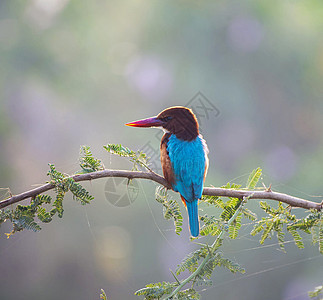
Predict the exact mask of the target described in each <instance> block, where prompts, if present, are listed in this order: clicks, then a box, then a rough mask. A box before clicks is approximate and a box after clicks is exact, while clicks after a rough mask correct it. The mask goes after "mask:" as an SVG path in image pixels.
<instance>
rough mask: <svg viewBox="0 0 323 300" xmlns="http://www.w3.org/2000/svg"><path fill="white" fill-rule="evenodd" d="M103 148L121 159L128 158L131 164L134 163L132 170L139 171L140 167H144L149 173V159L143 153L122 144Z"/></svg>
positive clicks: (108, 145)
mask: <svg viewBox="0 0 323 300" xmlns="http://www.w3.org/2000/svg"><path fill="white" fill-rule="evenodd" d="M103 148H104V149H105V150H106V151H108V152H109V153H111V154H115V155H118V156H121V157H127V158H128V159H129V161H130V162H132V163H133V166H132V170H135V171H138V170H139V167H143V168H145V169H147V170H149V171H152V170H151V169H150V168H149V157H147V155H146V153H144V152H142V151H139V150H138V151H133V150H130V149H129V148H127V147H124V146H122V145H121V144H117V145H116V144H107V145H105V146H103Z"/></svg>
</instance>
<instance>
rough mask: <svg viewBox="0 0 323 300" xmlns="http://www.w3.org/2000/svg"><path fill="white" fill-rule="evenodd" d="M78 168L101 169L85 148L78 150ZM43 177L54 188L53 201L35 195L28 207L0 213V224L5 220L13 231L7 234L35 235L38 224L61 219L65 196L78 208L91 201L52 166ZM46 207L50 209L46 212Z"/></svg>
mask: <svg viewBox="0 0 323 300" xmlns="http://www.w3.org/2000/svg"><path fill="white" fill-rule="evenodd" d="M80 153H81V156H80V166H81V168H82V169H83V170H99V169H101V168H103V165H102V163H101V161H100V160H98V159H95V158H94V157H93V156H92V153H91V151H90V149H89V147H86V146H82V147H81V150H80ZM47 175H48V176H49V177H50V181H49V183H51V184H53V185H54V186H55V188H54V191H55V193H56V198H55V200H54V201H52V197H51V196H49V195H37V196H35V197H33V198H32V199H31V202H30V204H29V205H21V204H18V205H17V206H16V207H15V208H14V209H5V210H0V224H1V223H4V222H6V221H7V220H9V221H10V222H11V223H12V226H13V229H12V231H11V232H10V233H8V234H7V236H8V237H10V236H11V235H12V234H14V233H16V232H18V231H22V230H23V229H28V230H33V231H39V230H40V229H41V226H40V225H39V222H38V221H40V222H42V223H49V222H51V221H52V219H53V217H54V216H55V215H56V214H57V216H58V217H59V218H62V217H63V212H64V208H63V200H64V197H65V195H66V193H67V192H71V193H72V195H73V199H74V200H76V201H79V202H80V203H81V204H82V205H85V204H88V203H90V202H91V201H92V200H93V196H92V195H90V193H89V192H88V191H87V190H86V189H85V188H84V187H83V186H82V185H81V184H79V183H77V182H75V181H74V179H73V178H72V177H70V176H69V175H67V174H64V173H62V172H59V171H57V170H56V168H55V166H54V165H53V164H49V171H48V173H47ZM46 205H47V206H50V207H49V210H47V209H46Z"/></svg>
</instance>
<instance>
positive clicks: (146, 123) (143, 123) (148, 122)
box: [125, 117, 164, 127]
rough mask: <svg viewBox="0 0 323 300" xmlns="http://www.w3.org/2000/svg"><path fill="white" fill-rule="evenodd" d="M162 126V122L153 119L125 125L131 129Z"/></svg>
mask: <svg viewBox="0 0 323 300" xmlns="http://www.w3.org/2000/svg"><path fill="white" fill-rule="evenodd" d="M163 124H164V122H163V121H161V120H159V119H158V118H156V117H154V118H148V119H143V120H139V121H134V122H130V123H127V124H125V125H127V126H132V127H159V126H162V125H163Z"/></svg>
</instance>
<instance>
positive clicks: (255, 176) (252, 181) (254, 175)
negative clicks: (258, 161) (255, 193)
mask: <svg viewBox="0 0 323 300" xmlns="http://www.w3.org/2000/svg"><path fill="white" fill-rule="evenodd" d="M261 173H262V170H261V169H260V168H257V169H254V170H253V171H252V172H251V173H250V175H249V178H248V181H247V185H246V186H247V190H253V189H254V188H255V187H256V185H257V183H258V181H259V179H260V177H261Z"/></svg>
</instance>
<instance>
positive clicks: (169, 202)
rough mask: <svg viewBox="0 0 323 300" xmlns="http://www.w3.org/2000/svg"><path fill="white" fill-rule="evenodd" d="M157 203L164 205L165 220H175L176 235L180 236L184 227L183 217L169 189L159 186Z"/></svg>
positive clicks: (156, 194) (156, 196)
mask: <svg viewBox="0 0 323 300" xmlns="http://www.w3.org/2000/svg"><path fill="white" fill-rule="evenodd" d="M155 198H156V201H157V202H159V203H161V204H162V205H163V211H164V218H165V219H166V220H170V219H173V221H174V225H175V232H176V234H178V235H180V232H181V231H182V225H183V216H182V214H181V210H180V207H179V204H178V202H177V201H176V200H174V199H171V198H170V196H169V195H168V193H167V189H166V188H164V187H161V186H157V188H156V192H155Z"/></svg>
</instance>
